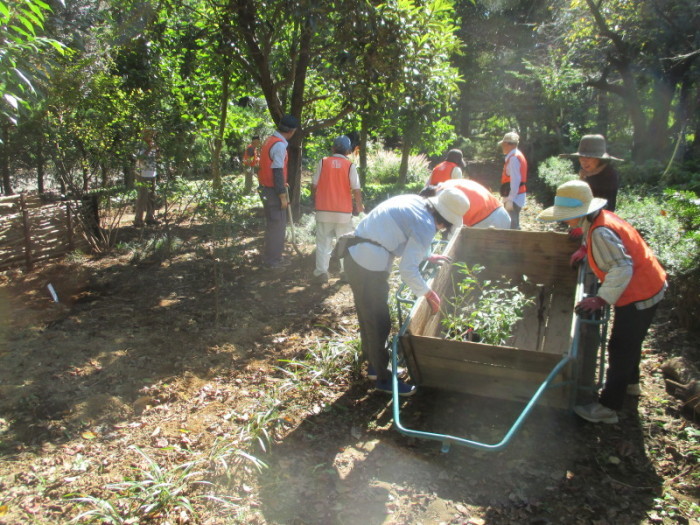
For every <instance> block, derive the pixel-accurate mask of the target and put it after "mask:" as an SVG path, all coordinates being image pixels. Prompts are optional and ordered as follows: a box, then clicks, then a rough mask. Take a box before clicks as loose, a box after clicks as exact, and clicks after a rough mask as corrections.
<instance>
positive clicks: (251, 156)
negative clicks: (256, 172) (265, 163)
mask: <svg viewBox="0 0 700 525" xmlns="http://www.w3.org/2000/svg"><path fill="white" fill-rule="evenodd" d="M243 165H244V166H248V167H249V168H257V167H258V166H260V150H259V149H258V148H256V147H255V146H253V145H252V144H250V145H249V146H248V147H247V148H246V149H245V151H244V152H243Z"/></svg>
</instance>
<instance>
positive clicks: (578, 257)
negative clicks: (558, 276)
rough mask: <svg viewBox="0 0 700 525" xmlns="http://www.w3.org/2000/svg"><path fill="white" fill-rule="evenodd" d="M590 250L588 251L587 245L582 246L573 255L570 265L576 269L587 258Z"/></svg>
mask: <svg viewBox="0 0 700 525" xmlns="http://www.w3.org/2000/svg"><path fill="white" fill-rule="evenodd" d="M587 252H588V250H587V249H586V245H585V244H582V245H581V246H579V248H578V250H576V251H575V252H574V253H573V254H571V258H570V259H569V265H570V266H571V267H572V268H576V267H577V266H578V265H579V264H580V263H581V261H583V259H584V258H585V257H586V253H587Z"/></svg>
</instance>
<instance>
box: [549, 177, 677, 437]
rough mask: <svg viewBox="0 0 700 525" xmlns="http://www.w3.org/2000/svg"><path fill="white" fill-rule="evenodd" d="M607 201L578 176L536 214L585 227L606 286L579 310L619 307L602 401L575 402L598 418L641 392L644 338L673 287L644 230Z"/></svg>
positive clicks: (589, 251)
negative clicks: (584, 403)
mask: <svg viewBox="0 0 700 525" xmlns="http://www.w3.org/2000/svg"><path fill="white" fill-rule="evenodd" d="M605 204H606V200H605V199H601V198H598V197H594V196H593V192H592V191H591V187H590V186H589V185H588V184H586V183H585V182H584V181H582V180H573V181H569V182H565V183H564V184H562V185H561V186H559V187H558V188H557V193H556V196H555V197H554V206H552V207H550V208H547V209H546V210H544V211H542V212H541V213H540V214H539V215H538V217H537V218H538V219H539V220H541V221H559V222H564V223H566V224H567V225H568V226H569V227H571V228H578V227H580V228H582V229H583V235H584V238H585V240H586V243H585V246H586V257H587V258H588V264H589V266H590V267H591V270H592V271H593V273H594V274H595V275H596V277H597V278H598V280H599V281H600V282H601V285H600V288H599V289H598V292H597V294H596V295H595V296H589V297H585V298H583V299H582V300H581V301H580V302H579V303H578V304H577V305H576V306H575V310H576V313H577V314H578V315H586V314H592V313H593V312H595V311H597V310H600V309H601V308H604V307H605V306H607V305H614V307H615V316H614V320H613V325H612V330H611V333H610V340H609V341H608V370H607V374H606V378H605V386H604V388H603V390H602V392H601V393H600V397H599V399H598V401H596V402H594V403H591V404H589V405H579V406H575V407H574V411H575V412H576V414H577V415H579V416H580V417H582V418H583V419H585V420H587V421H591V422H593V423H617V422H618V414H617V413H618V411H619V410H620V409H621V408H622V405H623V402H624V399H625V394H626V393H629V394H633V395H638V392H639V362H640V360H641V355H642V343H643V341H644V338H645V337H646V334H647V331H648V330H649V326H650V325H651V322H652V320H653V318H654V313H655V312H656V308H657V306H658V304H659V301H661V299H662V298H663V296H664V293H665V291H666V288H667V287H668V285H667V283H666V272H665V271H664V269H663V268H662V267H661V265H660V264H659V262H658V261H657V260H656V257H655V256H654V254H653V253H652V251H651V249H650V248H649V246H647V244H646V242H644V239H642V237H641V235H639V232H637V230H635V229H634V228H633V227H632V226H631V225H630V224H629V223H627V222H625V221H624V220H622V219H621V218H620V217H618V216H617V215H615V214H614V213H613V212H611V211H608V210H605V209H604V207H605Z"/></svg>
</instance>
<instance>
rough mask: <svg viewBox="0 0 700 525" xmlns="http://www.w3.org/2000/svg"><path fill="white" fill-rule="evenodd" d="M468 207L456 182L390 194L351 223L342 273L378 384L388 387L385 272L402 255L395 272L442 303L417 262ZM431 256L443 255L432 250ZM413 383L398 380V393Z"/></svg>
mask: <svg viewBox="0 0 700 525" xmlns="http://www.w3.org/2000/svg"><path fill="white" fill-rule="evenodd" d="M468 209H469V201H468V200H467V198H466V197H465V196H464V194H463V193H462V192H461V191H459V190H457V189H454V188H449V189H445V190H444V191H442V192H440V195H438V196H436V197H430V198H423V197H420V196H418V195H399V196H397V197H392V198H390V199H388V200H386V201H384V202H383V203H381V204H380V205H379V206H377V207H376V208H374V209H373V210H372V211H371V212H370V213H369V214H368V215H367V216H366V217H365V218H364V219H362V221H360V224H358V225H357V228H355V241H356V242H354V243H353V245H352V246H350V248H349V249H348V252H347V254H345V255H344V262H345V275H346V277H347V280H348V282H349V283H350V287H351V288H352V293H353V297H354V300H355V308H356V309H357V317H358V320H359V323H360V339H361V342H362V354H363V357H364V359H365V360H368V361H369V366H368V374H367V375H368V377H369V378H370V379H376V389H377V390H381V391H384V392H391V391H392V388H391V377H390V373H389V371H388V370H387V365H388V363H389V353H388V352H387V338H388V336H389V332H390V329H391V318H390V314H389V305H388V299H389V272H390V271H391V267H392V264H393V261H394V258H395V257H400V258H401V261H400V263H399V272H400V274H401V278H402V279H403V281H404V282H405V283H406V284H407V285H408V286H409V287H410V289H411V291H412V292H413V293H414V294H415V295H416V296H417V297H425V298H426V300H427V301H428V304H429V305H430V307H431V309H432V311H433V313H437V312H438V311H439V309H440V297H438V295H437V293H435V291H433V290H431V289H430V287H429V286H428V284H427V283H426V282H425V280H424V279H423V277H422V275H421V273H420V270H419V266H420V263H421V262H422V261H424V260H425V259H426V256H427V255H428V253H429V251H430V244H431V242H432V240H433V237H434V236H435V234H436V233H437V232H438V231H441V230H450V229H451V228H453V227H455V228H459V227H461V226H462V216H463V215H464V214H465V213H466V212H467V210H468ZM429 260H430V261H431V262H434V263H439V262H441V261H444V260H447V258H446V257H444V256H441V255H433V256H431V257H430V258H429ZM414 392H415V387H414V386H413V385H409V384H406V383H403V382H399V394H400V395H402V396H409V395H412V394H413V393H414Z"/></svg>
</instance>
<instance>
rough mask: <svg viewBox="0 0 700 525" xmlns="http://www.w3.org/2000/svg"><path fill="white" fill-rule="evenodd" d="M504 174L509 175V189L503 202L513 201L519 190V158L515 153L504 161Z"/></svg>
mask: <svg viewBox="0 0 700 525" xmlns="http://www.w3.org/2000/svg"><path fill="white" fill-rule="evenodd" d="M506 174H507V175H508V176H509V177H510V191H509V192H508V196H507V197H506V198H505V199H503V202H504V203H505V202H507V201H510V202H513V201H514V200H515V197H517V195H518V192H519V191H520V159H518V157H517V156H516V155H511V156H510V158H509V159H508V162H507V163H506Z"/></svg>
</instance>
